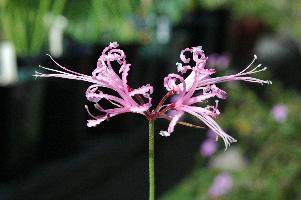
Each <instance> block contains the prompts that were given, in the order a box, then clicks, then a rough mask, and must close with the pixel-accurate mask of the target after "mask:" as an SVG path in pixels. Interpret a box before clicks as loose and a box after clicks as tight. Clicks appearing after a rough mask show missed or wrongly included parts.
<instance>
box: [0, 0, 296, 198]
mask: <svg viewBox="0 0 301 200" xmlns="http://www.w3.org/2000/svg"><path fill="white" fill-rule="evenodd" d="M300 13H301V1H300V0H291V1H284V0H281V1H276V0H263V1H259V0H258V1H257V0H256V1H233V0H221V1H218V0H202V1H201V0H186V1H184V0H174V1H169V0H162V1H157V0H112V1H108V0H87V1H71V0H61V1H59V0H37V1H34V0H22V1H21V0H0V96H1V98H0V110H1V115H0V116H1V117H0V161H1V165H0V199H4V200H6V199H16V200H19V199H20V200H24V199H49V200H50V199H57V200H59V199H66V198H68V199H75V200H76V199H87V200H90V199H91V200H92V199H116V200H118V199H122V200H124V199H131V200H135V199H137V200H141V199H146V198H147V174H146V173H145V172H146V169H147V152H146V151H145V149H146V147H147V134H145V133H146V132H147V130H146V127H145V126H144V125H145V121H143V120H142V119H140V118H136V117H135V116H131V115H129V116H123V117H120V118H116V119H112V120H111V121H110V123H105V122H104V123H103V124H102V125H101V126H99V127H97V128H95V129H91V128H90V129H88V128H87V127H86V124H85V122H86V119H87V116H86V113H85V111H84V109H83V107H84V106H83V105H85V104H86V103H87V102H86V100H85V97H84V91H85V89H86V87H87V85H85V84H84V83H78V82H71V81H70V82H68V81H62V80H34V79H33V77H32V74H33V73H34V70H37V67H38V65H43V66H46V67H54V66H55V64H54V63H52V62H51V61H50V59H48V57H47V56H46V55H45V54H46V53H50V54H51V55H53V56H54V57H55V58H56V60H57V61H58V62H60V63H61V64H62V65H64V66H67V67H69V68H70V69H73V70H76V71H79V72H82V73H87V74H90V73H91V71H92V70H93V69H94V68H95V65H96V61H97V58H98V57H99V55H100V53H101V51H102V49H103V47H104V45H106V44H108V42H110V41H118V42H119V43H120V44H121V49H124V51H125V53H126V55H127V59H128V61H129V63H131V64H132V67H131V72H130V74H129V79H130V80H129V82H130V84H131V85H133V86H134V87H136V86H139V85H138V83H141V81H142V82H144V83H151V84H152V85H154V86H155V88H156V90H155V93H154V99H153V100H154V102H156V101H158V99H159V98H160V97H161V96H162V95H163V94H164V88H163V81H162V80H163V77H164V76H166V74H168V73H170V72H171V71H175V70H176V66H175V63H176V62H177V61H178V55H179V53H180V50H181V49H183V48H185V47H190V46H199V45H201V46H202V47H203V49H204V50H205V53H206V54H207V55H208V56H209V60H208V63H207V66H208V67H210V68H215V69H216V70H217V71H218V74H219V75H225V74H231V73H233V72H235V71H240V70H241V69H243V68H244V67H245V66H246V65H247V64H248V63H249V62H250V61H251V60H252V57H253V54H256V55H257V56H258V62H259V63H262V64H263V65H265V66H267V67H268V70H267V71H266V72H265V73H264V74H261V75H262V76H264V77H260V78H264V79H270V80H272V81H273V85H271V86H264V87H260V86H252V85H249V84H245V83H235V84H228V85H223V86H222V87H224V88H225V89H226V91H229V94H228V95H229V96H228V99H227V100H226V101H221V102H220V107H221V111H222V114H221V116H220V118H219V119H218V122H219V124H220V125H221V126H222V127H223V128H224V129H225V130H226V131H227V132H228V133H229V134H230V135H233V136H234V137H235V138H236V139H238V143H236V144H234V145H232V146H231V147H230V148H229V149H228V150H227V151H226V152H224V148H223V146H222V142H221V141H218V142H216V141H215V137H212V134H211V133H210V131H209V132H208V130H205V129H204V130H199V129H189V128H186V127H185V128H182V127H181V126H179V127H177V128H176V131H175V132H174V134H173V135H172V136H171V137H169V138H168V139H166V138H162V137H160V136H158V135H157V136H156V138H155V139H156V167H157V168H156V177H157V180H156V185H157V191H156V192H157V197H158V199H162V200H177V199H180V200H183V199H185V200H190V199H191V200H192V199H250V200H253V199H256V200H258V199H279V200H280V199H296V200H297V199H301V193H300V191H301V181H300V180H301V150H300V145H301V144H300V142H301V137H300V133H299V132H300V128H301V94H300V87H301V81H300V76H301V53H300V41H301V32H300V30H301V27H300V26H301V23H300V20H301V15H300ZM155 104H156V103H155ZM213 104H214V102H213ZM185 120H187V121H192V122H194V119H192V118H187V119H185ZM157 126H158V130H160V127H166V123H164V122H162V123H161V122H158V124H157ZM163 129H164V128H163Z"/></svg>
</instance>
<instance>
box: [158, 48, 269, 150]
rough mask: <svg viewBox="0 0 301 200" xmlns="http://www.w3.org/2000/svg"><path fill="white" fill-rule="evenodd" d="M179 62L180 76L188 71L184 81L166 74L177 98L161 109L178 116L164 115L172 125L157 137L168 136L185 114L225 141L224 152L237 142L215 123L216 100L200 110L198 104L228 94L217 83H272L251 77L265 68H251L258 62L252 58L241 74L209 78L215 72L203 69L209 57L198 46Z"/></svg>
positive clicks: (178, 76) (170, 90)
mask: <svg viewBox="0 0 301 200" xmlns="http://www.w3.org/2000/svg"><path fill="white" fill-rule="evenodd" d="M187 54H192V59H193V62H194V63H195V65H194V66H192V65H191V64H190V63H191V59H190V58H187V57H186V56H187ZM180 59H181V61H182V63H183V64H182V63H177V64H176V65H177V69H178V72H180V73H181V74H182V75H185V74H186V73H187V72H188V71H190V73H189V75H188V76H187V77H186V78H184V77H183V76H182V75H179V74H169V75H168V76H167V77H165V79H164V86H165V88H166V90H167V91H169V92H170V93H172V94H175V95H178V97H177V98H176V101H173V102H172V103H170V104H166V105H163V104H162V108H166V107H168V108H169V109H170V110H175V111H177V114H176V115H174V116H167V117H170V118H171V122H170V124H169V127H168V129H167V131H161V132H160V134H161V135H162V136H169V135H170V134H171V133H172V132H173V131H174V127H175V125H176V124H177V121H178V120H179V118H180V117H181V116H182V115H184V113H188V114H191V115H193V116H195V117H196V118H198V119H199V120H201V121H202V122H203V123H204V124H206V125H207V126H208V127H209V128H210V129H212V130H213V131H214V132H215V134H216V136H217V138H218V137H221V138H222V139H223V140H224V143H225V146H226V149H227V147H228V146H230V144H231V143H232V142H236V140H235V139H234V138H233V137H231V136H229V135H228V134H226V133H225V132H224V131H223V130H222V129H221V128H220V126H219V125H218V124H217V123H216V122H215V121H214V118H216V117H218V116H219V114H220V112H219V110H218V100H216V101H215V102H216V104H215V106H210V105H206V106H203V107H202V106H200V105H199V104H204V103H207V101H208V100H209V99H211V98H219V99H225V98H226V96H227V93H226V92H225V91H223V90H222V89H220V88H218V87H217V86H216V84H217V83H221V82H227V81H236V80H242V81H247V82H255V83H260V84H271V81H268V80H260V79H257V78H253V77H251V75H253V74H255V73H258V72H261V71H264V70H266V68H261V65H260V64H259V65H257V66H256V67H254V68H251V67H252V65H253V63H254V62H255V60H256V59H257V57H256V55H255V56H254V59H253V61H252V62H251V64H250V65H248V66H247V67H246V68H245V69H244V70H242V71H241V72H239V73H237V74H234V75H228V76H222V77H216V78H211V75H212V74H214V73H215V70H214V69H211V68H210V69H208V68H206V67H205V66H206V61H207V59H208V58H207V57H206V56H205V54H204V51H203V50H202V48H201V47H192V48H186V49H184V50H182V52H181V55H180ZM250 68H251V69H250ZM160 109H161V108H160ZM160 109H158V110H160ZM165 110H166V109H165Z"/></svg>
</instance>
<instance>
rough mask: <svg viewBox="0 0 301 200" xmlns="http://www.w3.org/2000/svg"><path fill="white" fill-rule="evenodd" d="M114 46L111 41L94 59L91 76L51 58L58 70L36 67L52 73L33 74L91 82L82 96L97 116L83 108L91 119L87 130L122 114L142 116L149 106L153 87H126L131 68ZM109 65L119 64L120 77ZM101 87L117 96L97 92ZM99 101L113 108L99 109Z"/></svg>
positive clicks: (121, 52) (115, 43) (122, 54)
mask: <svg viewBox="0 0 301 200" xmlns="http://www.w3.org/2000/svg"><path fill="white" fill-rule="evenodd" d="M117 47H118V44H117V42H112V43H110V45H109V46H107V47H106V48H105V49H104V50H103V52H102V54H101V56H100V57H99V59H98V62H97V66H96V69H95V70H94V71H93V72H92V76H87V75H84V74H80V73H77V72H74V71H71V70H69V69H67V68H65V67H63V66H61V65H60V64H58V63H57V62H56V61H54V60H53V59H52V58H51V57H50V58H51V59H52V60H53V61H54V62H55V63H56V65H57V66H58V67H60V68H61V69H62V71H60V70H55V69H50V68H46V67H42V66H40V67H41V68H43V69H46V70H49V71H52V72H55V73H53V74H42V73H39V72H36V74H35V76H36V77H59V78H67V79H75V80H81V81H86V82H90V83H92V85H91V86H90V87H88V89H87V90H86V97H87V99H88V100H89V101H91V102H93V103H94V107H95V108H96V109H97V110H98V111H99V112H100V113H101V114H100V115H93V114H92V113H91V112H90V111H89V109H88V106H85V107H86V109H87V112H88V113H89V115H90V116H91V117H92V119H90V120H88V123H87V126H88V127H93V126H96V125H98V124H100V123H101V122H103V121H105V120H108V119H109V118H111V117H114V116H116V115H119V114H122V113H127V112H133V113H139V114H142V115H145V113H146V111H148V110H149V108H150V107H151V97H150V95H151V94H152V92H153V87H152V86H151V85H149V84H147V85H144V86H142V87H140V88H137V89H132V88H130V87H129V85H128V83H127V76H128V72H129V70H130V66H131V65H130V64H128V63H127V62H126V56H125V54H124V52H123V51H122V50H120V49H118V48H117ZM112 62H117V63H118V64H119V65H120V69H119V74H121V77H120V76H119V75H118V74H117V73H116V72H115V71H114V70H113V67H112ZM102 88H107V89H110V90H113V91H114V92H115V93H116V94H117V95H111V94H106V93H104V92H103V91H102V90H101V89H102ZM142 97H143V98H145V99H147V102H144V100H143V98H142ZM101 100H107V101H109V102H110V103H111V104H112V105H113V106H115V108H110V109H105V108H103V107H102V106H101V105H100V104H99V102H100V101H101Z"/></svg>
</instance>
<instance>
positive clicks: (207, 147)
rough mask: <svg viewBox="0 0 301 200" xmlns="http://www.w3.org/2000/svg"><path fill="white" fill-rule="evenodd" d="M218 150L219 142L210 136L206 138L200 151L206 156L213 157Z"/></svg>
mask: <svg viewBox="0 0 301 200" xmlns="http://www.w3.org/2000/svg"><path fill="white" fill-rule="evenodd" d="M216 150H217V143H216V142H215V140H213V139H211V138H208V139H206V140H205V141H204V142H203V143H202V145H201V148H200V153H201V154H202V156H204V157H211V156H212V155H213V154H214V153H215V152H216Z"/></svg>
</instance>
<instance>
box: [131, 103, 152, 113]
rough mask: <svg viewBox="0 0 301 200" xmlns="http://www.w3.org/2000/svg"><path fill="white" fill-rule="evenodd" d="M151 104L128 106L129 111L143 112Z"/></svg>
mask: <svg viewBox="0 0 301 200" xmlns="http://www.w3.org/2000/svg"><path fill="white" fill-rule="evenodd" d="M151 106H152V105H151V104H150V103H146V104H143V105H142V106H132V107H131V108H130V111H131V112H134V113H140V114H143V113H144V112H145V111H147V110H148V109H149V108H150V107H151Z"/></svg>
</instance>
